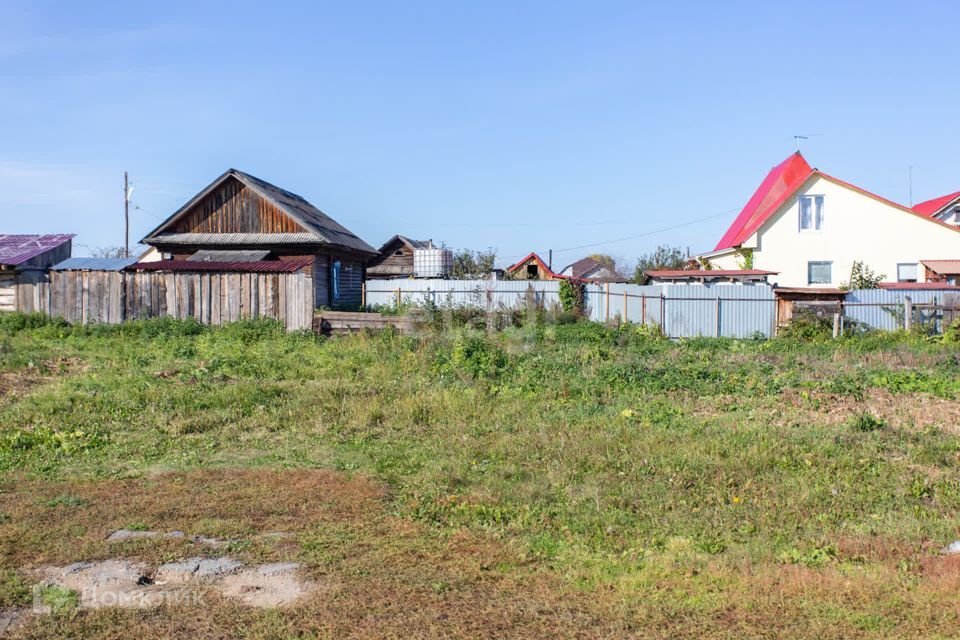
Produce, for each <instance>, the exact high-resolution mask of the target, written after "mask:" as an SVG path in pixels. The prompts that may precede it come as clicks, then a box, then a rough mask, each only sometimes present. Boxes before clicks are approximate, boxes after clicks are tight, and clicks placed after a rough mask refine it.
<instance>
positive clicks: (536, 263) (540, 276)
mask: <svg viewBox="0 0 960 640" xmlns="http://www.w3.org/2000/svg"><path fill="white" fill-rule="evenodd" d="M507 275H508V276H509V277H511V278H513V279H514V280H564V279H566V276H562V275H560V274H558V273H554V271H553V269H551V268H550V266H549V265H548V264H547V263H546V262H544V261H543V259H542V258H541V257H540V256H538V255H537V254H536V253H535V252H531V253H529V254H528V255H527V256H526V257H525V258H523V259H522V260H520V261H519V262H517V263H515V264H513V265H511V266H509V267H507Z"/></svg>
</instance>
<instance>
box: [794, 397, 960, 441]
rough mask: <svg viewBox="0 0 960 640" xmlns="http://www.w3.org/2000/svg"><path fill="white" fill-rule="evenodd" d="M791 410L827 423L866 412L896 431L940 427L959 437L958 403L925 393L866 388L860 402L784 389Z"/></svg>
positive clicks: (958, 401)
mask: <svg viewBox="0 0 960 640" xmlns="http://www.w3.org/2000/svg"><path fill="white" fill-rule="evenodd" d="M781 398H782V400H783V401H784V402H786V403H787V404H788V406H790V407H791V408H794V409H797V410H799V411H801V412H809V413H811V414H814V415H815V419H817V420H818V421H820V422H825V423H827V424H840V423H843V422H847V421H848V420H850V419H852V418H853V417H855V416H857V415H859V414H861V413H864V412H869V413H871V414H873V415H874V416H876V417H877V418H880V419H881V420H883V422H884V423H885V424H887V425H889V426H891V427H895V428H898V429H925V428H929V427H940V428H943V429H946V430H948V431H950V432H951V433H954V434H958V435H960V400H948V399H946V398H939V397H937V396H933V395H930V394H925V393H910V394H896V393H891V392H890V391H887V390H886V389H867V390H866V391H865V392H864V396H863V399H862V400H857V399H856V398H851V397H850V396H842V395H834V394H829V393H812V394H807V395H801V394H800V393H799V392H798V391H796V390H793V389H788V390H786V391H784V393H783V395H782V396H781Z"/></svg>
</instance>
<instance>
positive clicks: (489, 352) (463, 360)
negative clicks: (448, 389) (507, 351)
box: [447, 334, 507, 378]
mask: <svg viewBox="0 0 960 640" xmlns="http://www.w3.org/2000/svg"><path fill="white" fill-rule="evenodd" d="M506 364H507V358H506V356H505V355H504V354H503V351H501V350H500V349H499V348H498V347H497V346H495V345H494V344H492V343H491V342H490V340H488V339H487V338H486V337H485V336H483V335H478V334H460V335H458V336H457V337H456V339H455V340H454V342H453V348H452V349H451V350H450V359H449V361H448V363H447V368H448V369H449V370H451V371H460V372H464V373H466V374H467V375H469V376H470V377H473V378H495V377H497V375H499V373H500V370H501V369H502V368H503V367H504V366H506Z"/></svg>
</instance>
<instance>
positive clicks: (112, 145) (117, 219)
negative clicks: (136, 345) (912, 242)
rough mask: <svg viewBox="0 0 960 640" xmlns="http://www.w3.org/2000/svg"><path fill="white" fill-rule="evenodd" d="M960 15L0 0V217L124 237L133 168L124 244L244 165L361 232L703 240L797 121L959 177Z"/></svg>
mask: <svg viewBox="0 0 960 640" xmlns="http://www.w3.org/2000/svg"><path fill="white" fill-rule="evenodd" d="M84 5H86V6H84ZM958 21H960V4H957V3H947V2H942V3H927V2H912V3H906V2H845V3H835V2H822V3H821V2H805V3H803V5H802V6H799V5H790V4H785V3H771V2H762V3H749V2H728V3H717V2H704V3H694V2H689V3H681V2H677V3H666V2H655V3H645V2H623V3H620V2H562V1H551V2H455V1H447V2H418V1H411V2H362V1H351V2H336V3H333V2H329V3H327V2H316V3H302V4H301V3H285V2H272V3H267V2H258V3H244V2H236V1H234V2H229V3H222V4H221V3H214V2H204V3H195V2H182V3H181V2H164V3H161V4H157V3H138V2H132V3H131V2H124V3H113V2H98V3H95V4H93V3H53V2H37V1H30V2H9V1H4V0H0V96H2V99H0V134H2V135H0V220H2V224H0V232H8V233H29V232H74V233H77V234H79V237H78V239H77V240H76V243H77V246H76V248H75V253H76V254H78V255H80V254H84V253H86V247H96V246H105V245H118V244H122V231H123V230H122V173H123V171H124V170H128V171H129V172H130V175H131V179H132V181H133V183H134V185H135V190H134V194H133V201H134V203H135V204H137V205H138V206H139V207H140V208H139V209H135V210H134V211H133V213H132V232H131V235H132V236H133V237H135V238H137V239H139V237H141V236H142V234H143V233H145V232H146V231H148V230H149V229H150V228H152V227H153V226H155V225H156V223H158V222H159V219H160V218H163V217H165V216H166V215H168V214H169V213H172V212H173V211H174V210H175V209H177V208H178V207H179V206H180V205H181V204H182V203H183V202H185V201H186V200H187V199H189V198H190V197H191V196H192V195H193V194H194V193H195V192H196V191H198V190H199V189H201V188H202V187H204V186H205V185H206V184H207V183H209V182H210V181H211V180H212V179H213V178H215V177H216V176H218V175H219V174H220V173H222V172H223V171H224V170H225V169H227V168H229V167H236V168H238V169H242V170H245V171H247V172H250V173H253V174H254V175H257V176H259V177H261V178H263V179H265V180H269V181H271V182H274V183H276V184H278V185H279V186H282V187H284V188H286V189H289V190H291V191H294V192H296V193H299V194H301V195H303V196H304V197H306V198H307V199H309V200H310V201H311V202H313V203H314V204H315V205H317V206H318V207H319V208H321V209H323V210H324V211H326V212H327V213H329V214H330V215H332V216H333V217H334V218H336V219H337V220H339V221H341V222H342V223H343V224H345V225H346V226H347V227H349V228H350V229H351V230H353V231H354V232H355V233H357V234H358V235H360V236H361V237H362V238H364V239H365V240H367V241H368V242H370V243H371V244H374V245H379V244H380V243H381V242H383V241H384V240H386V239H387V238H388V237H390V236H391V235H393V234H394V233H403V234H406V235H410V236H415V237H418V238H433V239H434V240H435V241H444V242H446V243H447V244H449V245H451V246H454V247H469V248H474V249H483V248H486V247H495V248H497V250H498V253H499V255H500V256H501V258H502V260H503V261H505V262H509V261H510V260H511V259H515V258H518V257H520V256H522V255H523V254H525V253H527V252H528V251H530V250H537V251H540V252H544V253H546V251H547V249H550V248H553V249H554V250H555V256H554V262H555V263H564V264H565V263H567V262H570V261H572V260H574V259H577V258H579V257H582V255H585V254H586V253H589V252H591V251H603V252H606V253H611V254H613V255H615V256H618V257H622V258H624V259H626V260H627V261H629V262H632V261H633V260H634V259H635V258H636V256H638V255H640V254H642V253H644V252H647V251H650V250H652V249H653V248H654V247H656V246H657V245H658V244H672V245H680V246H683V247H687V246H689V247H690V249H691V250H692V251H694V252H696V251H699V250H705V249H710V248H712V247H713V245H714V244H715V243H716V241H717V239H718V238H719V237H720V235H721V234H722V232H723V230H724V229H725V228H726V226H727V224H729V222H730V221H731V220H732V219H733V217H734V215H735V212H736V210H739V208H740V207H742V206H743V204H744V202H745V201H746V200H747V198H748V197H749V195H750V193H751V192H752V191H753V189H754V188H755V187H756V185H757V184H758V183H759V182H760V180H761V179H762V178H763V175H764V174H765V173H766V171H767V170H768V169H769V168H770V167H771V166H772V165H774V164H776V163H777V162H779V161H780V160H782V159H783V158H784V157H786V156H787V155H788V154H789V153H791V152H792V151H793V150H794V142H793V141H792V139H791V137H792V136H793V135H794V134H819V135H816V136H814V137H811V138H810V140H808V141H806V142H805V143H804V149H803V150H804V154H805V155H806V157H807V158H808V160H809V161H810V163H811V164H813V165H814V166H817V167H819V168H821V169H823V170H825V171H828V172H830V173H832V174H833V175H836V176H837V177H840V178H843V179H845V180H848V181H851V182H853V183H855V184H857V185H859V186H862V187H864V188H867V189H870V190H873V191H876V192H878V193H879V194H881V195H884V196H886V197H889V198H891V199H893V200H897V201H900V202H906V201H907V199H908V179H907V176H908V167H909V166H910V165H913V166H914V167H915V168H914V196H915V197H914V199H915V200H916V201H919V200H922V199H926V198H929V197H933V196H936V195H941V194H942V193H946V192H949V191H955V190H958V189H960V154H958V152H957V146H958V145H957V143H958V141H960V117H958V105H960V95H958V93H960V89H958V88H957V82H956V75H957V74H956V70H957V69H958V68H960V51H958V48H957V46H956V42H955V41H956V25H957V24H958ZM687 223H689V224H687ZM681 224H686V226H683V227H680V228H673V229H670V230H666V231H661V232H658V233H657V231H660V230H663V229H668V228H670V227H676V226H677V225H681ZM641 234H646V235H641ZM629 236H639V237H635V238H633V239H630V240H623V241H619V242H607V241H610V240H614V239H618V238H624V237H629ZM594 243H604V244H601V245H599V246H597V247H592V248H582V249H578V248H576V247H581V246H582V245H588V244H594Z"/></svg>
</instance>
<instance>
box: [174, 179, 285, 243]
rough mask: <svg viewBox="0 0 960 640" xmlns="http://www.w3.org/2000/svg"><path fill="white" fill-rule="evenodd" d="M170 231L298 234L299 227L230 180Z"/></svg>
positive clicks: (184, 215) (235, 181)
mask: <svg viewBox="0 0 960 640" xmlns="http://www.w3.org/2000/svg"><path fill="white" fill-rule="evenodd" d="M170 231H173V232H177V233H298V232H302V231H304V229H303V227H301V226H300V225H299V224H297V223H296V222H295V221H294V220H292V219H291V218H290V217H289V216H287V214H285V213H284V212H283V211H281V210H280V209H278V208H277V207H276V206H274V205H273V204H272V203H270V202H268V201H267V200H265V199H263V198H261V197H260V196H259V195H258V194H257V193H255V192H254V191H252V190H250V189H248V188H247V187H246V186H245V185H244V184H243V183H242V182H240V181H239V180H237V179H235V178H231V179H229V180H227V181H226V182H224V183H223V184H222V185H220V186H219V187H218V188H217V189H215V190H214V191H213V192H211V193H210V194H208V195H207V196H206V197H205V198H203V199H202V200H200V202H198V203H196V204H195V205H194V206H193V207H192V208H191V209H190V210H189V211H187V212H186V213H185V214H183V216H182V217H181V218H180V219H179V220H177V222H176V223H175V224H174V226H173V227H172V228H171V229H170Z"/></svg>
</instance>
